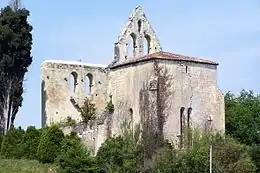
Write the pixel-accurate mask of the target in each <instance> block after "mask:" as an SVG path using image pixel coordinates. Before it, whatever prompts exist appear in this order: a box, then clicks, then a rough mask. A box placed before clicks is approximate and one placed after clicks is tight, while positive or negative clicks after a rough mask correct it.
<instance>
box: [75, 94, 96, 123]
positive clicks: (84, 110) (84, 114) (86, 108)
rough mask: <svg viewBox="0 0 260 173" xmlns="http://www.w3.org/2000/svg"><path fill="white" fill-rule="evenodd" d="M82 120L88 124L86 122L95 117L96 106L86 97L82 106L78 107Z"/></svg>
mask: <svg viewBox="0 0 260 173" xmlns="http://www.w3.org/2000/svg"><path fill="white" fill-rule="evenodd" d="M79 111H80V114H81V118H82V121H83V122H84V123H85V124H86V125H88V123H89V122H90V121H92V120H94V119H95V118H96V107H95V104H94V103H91V101H90V100H89V99H88V98H86V99H85V101H84V104H83V106H82V107H81V108H80V109H79Z"/></svg>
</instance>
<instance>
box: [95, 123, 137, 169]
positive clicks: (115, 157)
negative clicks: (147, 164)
mask: <svg viewBox="0 0 260 173" xmlns="http://www.w3.org/2000/svg"><path fill="white" fill-rule="evenodd" d="M121 130H122V134H123V135H122V136H118V137H114V138H108V139H107V140H106V141H105V142H104V143H103V144H102V146H101V147H100V148H99V150H98V153H97V156H96V160H97V163H98V165H99V166H100V168H101V170H103V171H105V172H115V173H117V172H118V173H121V172H125V173H135V172H137V170H138V169H137V164H138V162H139V155H138V149H139V148H138V145H137V143H138V137H139V134H140V132H139V129H138V128H136V130H135V131H133V129H132V128H131V122H127V121H124V122H123V124H122V129H121ZM133 132H135V133H134V134H133Z"/></svg>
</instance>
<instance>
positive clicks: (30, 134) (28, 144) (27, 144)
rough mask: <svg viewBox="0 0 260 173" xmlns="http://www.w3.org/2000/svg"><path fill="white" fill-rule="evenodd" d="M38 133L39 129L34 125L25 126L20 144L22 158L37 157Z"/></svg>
mask: <svg viewBox="0 0 260 173" xmlns="http://www.w3.org/2000/svg"><path fill="white" fill-rule="evenodd" d="M40 135H41V133H40V131H39V130H37V129H36V128H35V127H34V126H29V127H28V128H27V130H26V132H25V134H24V135H23V138H22V143H21V145H20V148H21V150H22V151H23V156H22V157H23V158H26V159H31V160H33V159H35V158H37V148H38V145H39V141H40Z"/></svg>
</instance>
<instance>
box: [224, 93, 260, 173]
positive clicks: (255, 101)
mask: <svg viewBox="0 0 260 173" xmlns="http://www.w3.org/2000/svg"><path fill="white" fill-rule="evenodd" d="M225 114H226V133H227V134H230V135H231V136H232V137H234V138H236V139H237V140H238V141H240V142H241V143H243V144H246V145H248V146H250V147H251V152H250V153H251V156H252V158H253V160H254V162H255V164H256V166H257V172H260V165H259V163H260V150H259V148H260V96H259V95H255V94H254V93H253V91H245V90H242V91H241V92H240V94H239V95H234V94H232V93H230V92H228V93H227V94H226V95H225Z"/></svg>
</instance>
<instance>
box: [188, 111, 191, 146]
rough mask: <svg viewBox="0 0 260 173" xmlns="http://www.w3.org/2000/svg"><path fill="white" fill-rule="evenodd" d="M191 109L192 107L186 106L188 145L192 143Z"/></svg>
mask: <svg viewBox="0 0 260 173" xmlns="http://www.w3.org/2000/svg"><path fill="white" fill-rule="evenodd" d="M191 111H192V108H191V107H190V108H188V112H187V114H188V117H187V125H188V147H191V145H192V131H191Z"/></svg>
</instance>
